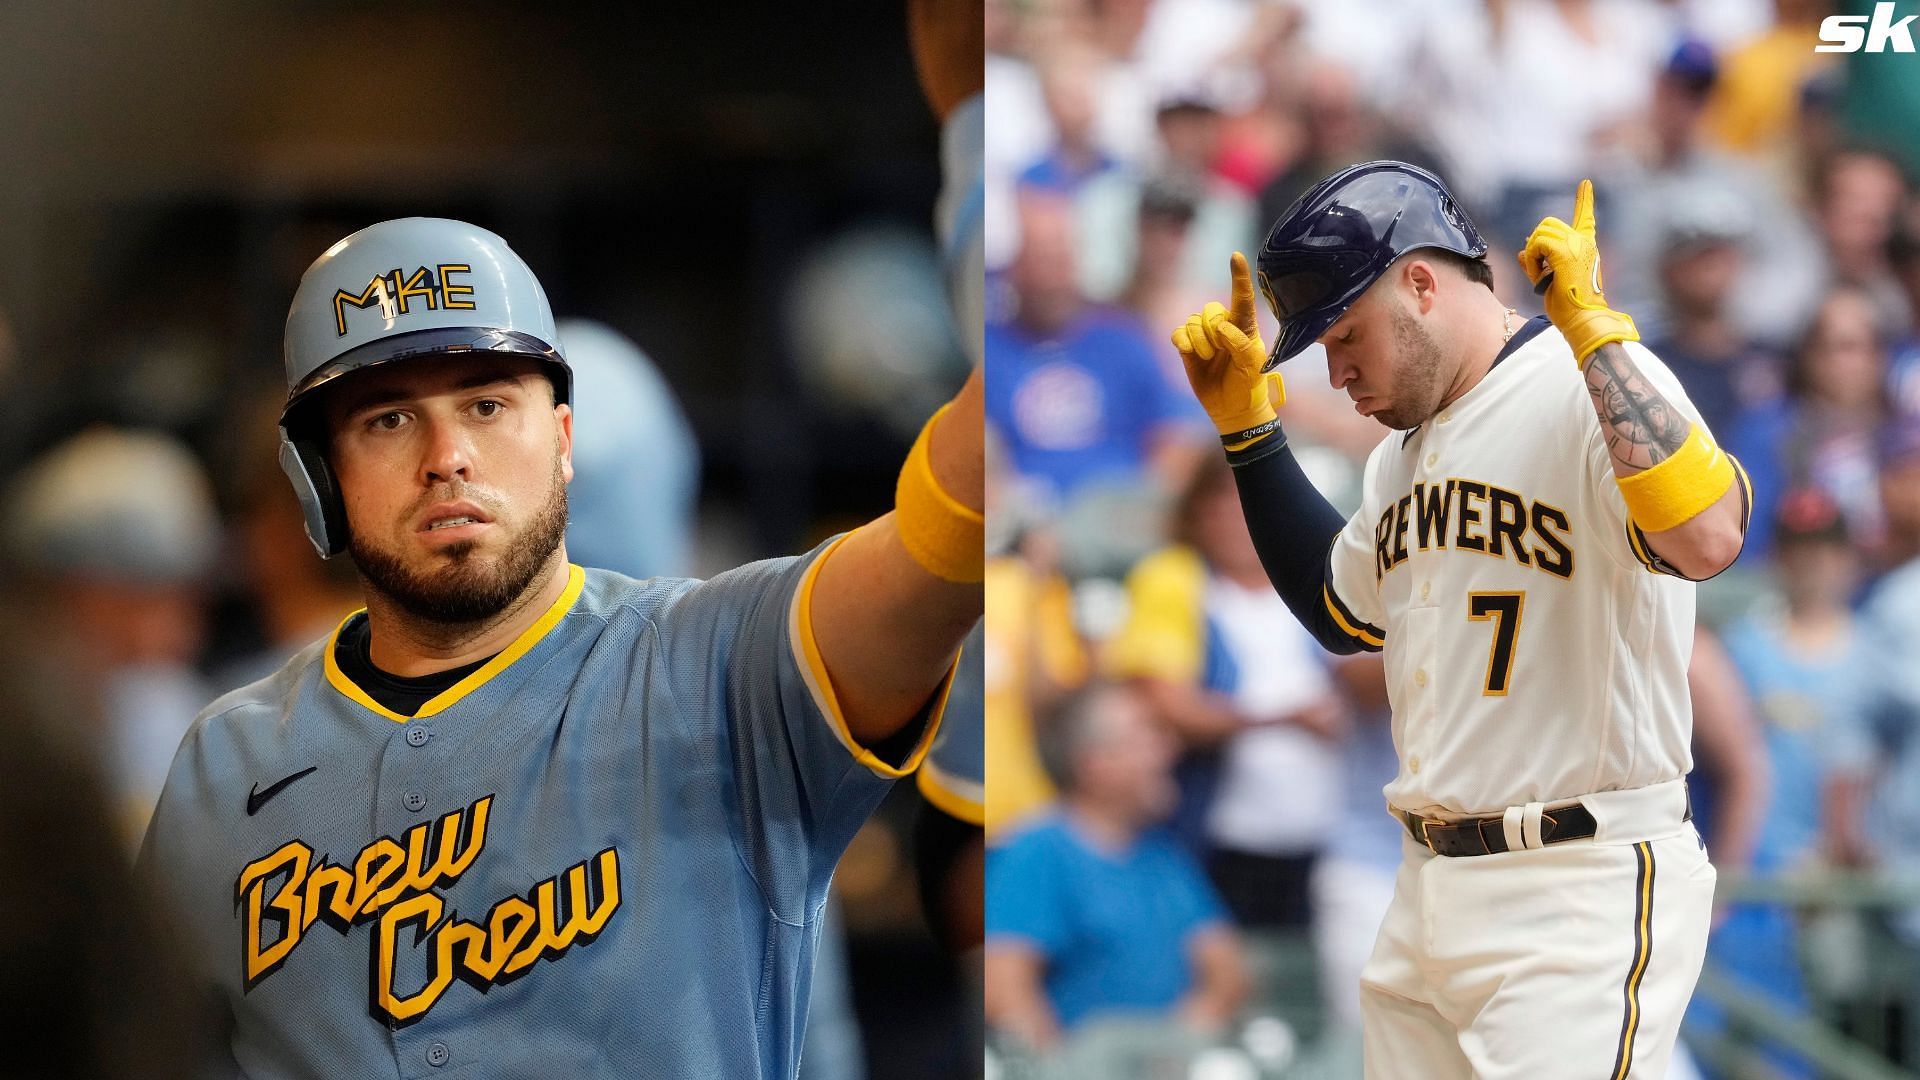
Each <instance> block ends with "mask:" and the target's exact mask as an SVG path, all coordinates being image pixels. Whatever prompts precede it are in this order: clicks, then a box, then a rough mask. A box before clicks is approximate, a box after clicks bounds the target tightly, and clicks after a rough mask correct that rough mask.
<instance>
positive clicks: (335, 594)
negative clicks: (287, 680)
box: [201, 393, 365, 705]
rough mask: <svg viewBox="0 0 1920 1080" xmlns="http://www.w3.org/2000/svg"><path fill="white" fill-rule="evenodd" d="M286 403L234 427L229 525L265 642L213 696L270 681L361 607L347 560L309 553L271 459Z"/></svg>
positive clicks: (271, 402) (233, 668) (279, 400)
mask: <svg viewBox="0 0 1920 1080" xmlns="http://www.w3.org/2000/svg"><path fill="white" fill-rule="evenodd" d="M284 401H285V399H284V398H283V397H282V396H281V395H280V394H279V393H273V394H271V395H270V396H266V397H263V398H261V399H260V400H259V402H258V403H257V405H256V408H255V409H254V410H253V413H254V415H253V420H252V422H250V423H245V424H242V425H239V427H241V428H242V430H244V431H245V432H246V434H245V435H243V436H238V437H237V438H236V439H235V445H234V447H233V449H232V452H231V456H230V457H229V458H228V463H229V467H230V468H232V469H233V470H234V471H235V474H236V475H234V476H233V477H232V479H231V480H230V485H231V487H230V490H231V492H232V496H233V498H232V504H233V505H232V510H231V514H230V525H231V529H232V534H233V540H234V544H235V548H236V550H235V552H234V554H235V555H236V556H237V557H238V560H239V563H240V565H239V567H237V569H238V570H239V571H240V573H241V574H242V575H244V578H245V584H246V590H247V594H248V598H249V599H250V600H252V602H253V610H254V613H255V617H256V619H257V620H258V622H259V625H260V631H261V634H262V635H263V637H264V638H265V640H264V642H262V643H261V645H260V646H259V647H258V648H256V649H253V650H251V651H250V652H249V653H248V654H247V655H245V656H242V657H240V658H239V659H236V660H230V661H228V662H226V663H224V664H222V665H220V666H219V667H218V668H217V669H215V671H214V673H213V676H212V678H211V679H210V680H209V682H210V686H209V689H210V690H211V691H212V692H213V693H214V694H216V695H218V694H223V693H226V692H227V691H229V690H236V689H238V688H240V687H242V686H246V685H247V684H248V683H252V682H256V681H258V680H260V679H264V678H266V677H267V676H268V675H271V674H273V673H274V672H275V671H277V670H279V668H280V665H282V664H284V663H286V662H287V660H288V658H290V657H292V656H293V654H294V653H296V652H299V651H300V650H301V649H303V648H306V647H307V646H308V645H311V644H312V643H313V642H314V641H315V640H316V639H319V638H322V637H325V636H327V634H329V633H331V632H332V631H333V628H334V627H336V626H338V625H339V624H340V620H342V619H344V618H346V617H347V615H349V614H350V613H352V612H353V611H354V610H355V609H357V608H360V607H362V606H364V605H365V601H364V600H362V599H361V596H360V574H359V571H357V570H356V569H355V568H354V565H353V560H351V559H322V558H320V557H319V556H318V555H317V554H315V553H314V550H313V542H312V541H310V540H308V539H307V524H306V517H305V516H304V515H303V514H302V513H301V510H300V501H299V500H298V499H296V498H295V497H294V494H293V489H292V488H290V487H288V486H287V475H286V473H283V472H281V471H280V464H279V462H278V461H277V460H276V458H275V456H274V455H275V445H274V443H275V439H277V436H276V435H275V434H274V433H275V432H277V431H278V427H277V424H278V420H279V416H280V408H281V406H282V405H283V404H284ZM201 704H202V705H204V704H206V703H205V702H202V703H201Z"/></svg>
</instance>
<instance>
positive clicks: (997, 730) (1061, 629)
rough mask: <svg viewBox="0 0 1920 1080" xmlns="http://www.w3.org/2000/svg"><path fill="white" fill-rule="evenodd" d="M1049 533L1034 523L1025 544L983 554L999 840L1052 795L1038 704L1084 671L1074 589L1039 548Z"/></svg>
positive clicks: (986, 675)
mask: <svg viewBox="0 0 1920 1080" xmlns="http://www.w3.org/2000/svg"><path fill="white" fill-rule="evenodd" d="M1050 544H1051V539H1050V538H1049V537H1048V536H1047V535H1046V534H1045V533H1044V532H1040V531H1036V532H1034V533H1032V534H1030V535H1029V536H1027V537H1026V538H1025V541H1024V543H1023V545H1022V547H1023V549H1024V550H1023V552H1022V553H1021V554H1014V555H1000V556H996V557H994V558H990V559H988V560H987V577H986V582H985V586H984V587H985V589H986V604H987V617H986V624H985V628H984V630H983V631H982V643H981V652H982V659H983V661H984V665H985V669H984V671H983V673H982V674H983V679H984V682H985V686H986V694H985V697H986V715H987V716H988V717H989V718H990V721H991V722H990V723H988V724H987V731H986V763H987V764H986V773H987V775H988V776H989V777H991V778H992V782H991V783H989V784H988V785H987V807H986V809H987V817H986V829H987V835H988V837H989V838H992V839H994V840H996V841H997V840H998V839H1000V838H1001V837H1003V836H1004V835H1005V834H1006V833H1007V831H1008V830H1009V829H1010V828H1012V827H1013V826H1016V825H1018V824H1020V823H1021V822H1022V821H1024V820H1025V819H1026V818H1027V817H1028V816H1029V815H1032V814H1034V813H1035V812H1037V811H1039V810H1040V809H1041V808H1042V807H1044V806H1045V805H1046V803H1047V802H1048V800H1050V799H1052V798H1053V796H1054V790H1053V783H1052V782H1051V781H1050V780H1048V779H1047V775H1046V770H1045V768H1044V767H1043V766H1042V765H1041V762H1040V756H1039V751H1038V750H1037V748H1036V740H1035V732H1034V720H1033V716H1034V713H1035V712H1036V711H1041V710H1045V709H1047V708H1048V707H1050V705H1051V703H1052V702H1053V700H1054V699H1056V698H1058V697H1059V696H1060V695H1061V694H1062V693H1065V692H1066V691H1068V690H1071V689H1072V688H1074V687H1076V686H1078V685H1079V684H1080V683H1081V682H1082V681H1084V680H1085V678H1086V669H1087V659H1086V655H1085V651H1084V650H1083V649H1082V647H1081V644H1080V639H1079V637H1078V636H1077V635H1076V634H1075V632H1074V626H1073V613H1072V594H1071V592H1070V591H1069V589H1068V587H1067V583H1066V581H1065V580H1064V579H1062V578H1061V577H1060V576H1059V574H1058V573H1057V572H1055V571H1054V570H1053V568H1052V565H1051V563H1052V557H1051V556H1050V555H1046V554H1042V551H1043V549H1045V548H1046V547H1048V546H1050Z"/></svg>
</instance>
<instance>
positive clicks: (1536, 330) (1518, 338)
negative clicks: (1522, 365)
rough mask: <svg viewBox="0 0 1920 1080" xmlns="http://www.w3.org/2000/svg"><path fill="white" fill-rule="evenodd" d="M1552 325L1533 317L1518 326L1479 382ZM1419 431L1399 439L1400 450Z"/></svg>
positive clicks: (1541, 316)
mask: <svg viewBox="0 0 1920 1080" xmlns="http://www.w3.org/2000/svg"><path fill="white" fill-rule="evenodd" d="M1552 325H1553V323H1552V321H1551V320H1549V319H1548V318H1547V317H1546V316H1545V315H1535V316H1534V317H1533V318H1531V319H1528V320H1527V321H1526V322H1524V323H1522V324H1521V325H1520V329H1518V330H1515V331H1514V332H1513V336H1512V337H1510V338H1508V339H1507V343H1506V344H1505V345H1502V346H1501V347H1500V352H1499V353H1498V354H1497V355H1496V356H1494V358H1493V363H1491V364H1488V365H1487V374H1486V375H1482V376H1480V382H1482V383H1484V382H1486V381H1487V375H1492V374H1493V369H1494V368H1497V367H1499V366H1500V361H1502V360H1505V359H1506V358H1507V357H1509V356H1512V355H1513V354H1514V353H1517V352H1519V351H1520V349H1521V348H1522V347H1523V346H1525V345H1526V343H1527V342H1529V341H1532V340H1533V339H1534V338H1536V337H1539V336H1540V331H1542V330H1545V329H1546V328H1547V327H1549V326H1552ZM1478 389H1480V386H1479V384H1477V383H1476V384H1475V385H1474V387H1473V389H1472V390H1468V391H1467V394H1471V393H1473V391H1474V390H1478ZM1467 394H1462V395H1460V396H1461V398H1462V399H1465V398H1466V396H1467ZM1453 404H1454V406H1456V407H1457V406H1459V404H1460V402H1458V401H1456V402H1454V403H1453ZM1421 426H1422V427H1424V426H1425V425H1421ZM1419 430H1420V428H1418V427H1416V428H1414V429H1413V430H1412V431H1409V432H1407V433H1406V434H1405V435H1402V436H1401V437H1400V449H1402V450H1405V449H1406V448H1407V443H1408V442H1409V441H1411V440H1412V438H1413V436H1414V432H1417V431H1419Z"/></svg>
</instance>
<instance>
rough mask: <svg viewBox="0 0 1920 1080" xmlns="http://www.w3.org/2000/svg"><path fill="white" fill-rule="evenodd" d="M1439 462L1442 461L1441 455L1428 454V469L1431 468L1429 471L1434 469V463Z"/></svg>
mask: <svg viewBox="0 0 1920 1080" xmlns="http://www.w3.org/2000/svg"><path fill="white" fill-rule="evenodd" d="M1439 460H1440V455H1439V454H1428V455H1427V468H1429V469H1431V468H1433V463H1434V462H1436V461H1439Z"/></svg>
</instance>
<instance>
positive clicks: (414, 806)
mask: <svg viewBox="0 0 1920 1080" xmlns="http://www.w3.org/2000/svg"><path fill="white" fill-rule="evenodd" d="M400 803H401V805H403V806H405V807H406V808H407V809H409V810H413V811H420V810H424V809H426V807H427V797H426V796H425V795H422V794H420V793H419V792H417V791H409V792H407V796H406V798H404V799H401V800H400Z"/></svg>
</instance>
